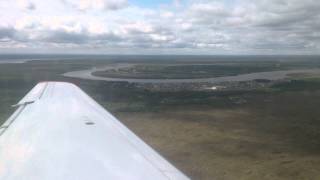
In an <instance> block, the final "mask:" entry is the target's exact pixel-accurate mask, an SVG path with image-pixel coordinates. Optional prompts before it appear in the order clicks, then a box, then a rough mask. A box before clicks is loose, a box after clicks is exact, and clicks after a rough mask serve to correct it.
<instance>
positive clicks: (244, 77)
mask: <svg viewBox="0 0 320 180" xmlns="http://www.w3.org/2000/svg"><path fill="white" fill-rule="evenodd" d="M131 66H134V65H133V64H114V65H110V66H105V67H100V68H96V67H95V68H91V69H87V70H80V71H72V72H67V73H65V74H63V76H65V77H73V78H80V79H89V80H103V81H122V82H131V83H192V82H210V83H219V82H227V81H229V82H236V81H250V80H255V79H267V80H279V79H285V78H288V77H289V76H288V75H290V74H295V73H311V74H314V73H320V69H318V68H315V69H296V70H282V71H268V72H257V73H248V74H240V75H235V76H223V77H212V78H196V79H128V78H109V77H99V76H94V75H92V73H93V72H95V71H105V70H110V69H119V68H124V67H131Z"/></svg>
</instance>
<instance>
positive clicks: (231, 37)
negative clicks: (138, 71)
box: [0, 0, 320, 53]
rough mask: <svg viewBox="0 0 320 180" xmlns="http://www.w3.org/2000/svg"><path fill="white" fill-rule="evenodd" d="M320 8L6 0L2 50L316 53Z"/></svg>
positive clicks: (265, 2) (0, 14) (267, 0)
mask: <svg viewBox="0 0 320 180" xmlns="http://www.w3.org/2000/svg"><path fill="white" fill-rule="evenodd" d="M230 2H233V3H230ZM318 9H320V2H319V1H316V0H305V1H303V2H302V1H298V0H281V1H279V0H259V1H249V0H234V1H230V0H228V1H205V0H203V1H193V0H190V1H173V3H172V4H171V6H168V5H166V6H159V7H157V8H147V7H139V6H137V5H135V4H132V3H131V4H130V3H128V2H127V1H126V0H56V1H43V0H13V1H11V0H2V1H0V49H1V48H4V47H5V49H10V47H12V49H19V48H24V47H34V48H38V49H41V48H43V49H45V48H57V47H63V48H70V50H71V51H72V50H73V49H74V48H85V49H90V47H91V48H92V49H93V51H94V49H95V48H97V47H99V48H100V49H105V50H108V49H112V50H113V52H114V50H116V49H117V48H119V52H122V50H120V49H126V50H128V51H130V50H132V51H136V50H137V49H140V50H141V51H143V50H145V49H149V50H150V51H151V50H152V51H153V52H155V53H156V52H158V51H159V50H161V51H162V50H165V51H166V50H168V51H170V52H172V51H177V52H182V51H186V52H194V53H197V52H201V53H203V52H208V53H211V52H218V53H230V52H231V53H237V52H241V53H243V52H245V53H257V52H259V53H261V52H262V53H263V52H272V53H283V52H295V53H297V52H298V53H310V52H312V53H317V52H319V50H320V34H319V33H318V29H319V28H320V12H319V10H318ZM264 50H265V51H264Z"/></svg>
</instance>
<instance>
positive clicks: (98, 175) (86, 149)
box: [0, 82, 189, 180]
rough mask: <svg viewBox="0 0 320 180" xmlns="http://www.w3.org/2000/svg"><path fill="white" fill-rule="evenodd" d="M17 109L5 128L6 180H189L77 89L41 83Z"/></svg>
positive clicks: (1, 134) (1, 174)
mask: <svg viewBox="0 0 320 180" xmlns="http://www.w3.org/2000/svg"><path fill="white" fill-rule="evenodd" d="M106 93H107V92H106ZM16 106H17V107H18V108H17V110H16V111H15V112H14V113H13V115H12V116H11V117H10V118H9V119H8V120H7V121H6V122H5V123H4V124H3V125H2V126H1V128H0V179H1V180H21V179H23V180H188V179H189V178H188V177H186V176H185V175H184V174H183V173H181V172H180V171H179V170H177V169H176V168H175V167H174V166H172V165H171V164H170V163H169V162H168V161H167V160H165V159H164V158H163V157H161V156H160V155H159V154H158V153H157V152H155V151H154V150H153V149H152V148H151V147H149V146H148V145H147V144H145V143H144V142H143V141H142V140H141V139H140V138H138V137H137V136H136V135H135V134H134V133H132V132H131V131H130V130H129V129H127V128H126V127H125V126H124V125H123V124H122V123H120V121H118V120H117V119H116V118H115V117H114V116H112V115H111V114H110V113H109V112H107V111H106V110H105V109H104V108H103V107H101V106H100V105H99V104H98V103H96V102H95V101H94V100H93V99H92V98H90V97H89V96H88V95H86V94H85V93H84V92H83V91H82V90H81V89H80V88H78V87H77V86H75V85H73V84H70V83H65V82H42V83H39V84H37V85H36V86H35V87H34V88H33V89H32V90H31V91H30V92H29V93H28V94H27V95H26V96H25V97H24V98H23V99H22V100H21V101H19V102H18V104H17V105H16Z"/></svg>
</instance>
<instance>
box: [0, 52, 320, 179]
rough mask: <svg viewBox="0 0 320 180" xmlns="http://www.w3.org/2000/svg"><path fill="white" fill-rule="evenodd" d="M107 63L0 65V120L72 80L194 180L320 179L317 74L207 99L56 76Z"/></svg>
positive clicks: (215, 94)
mask: <svg viewBox="0 0 320 180" xmlns="http://www.w3.org/2000/svg"><path fill="white" fill-rule="evenodd" d="M300 58H301V57H300ZM274 62H276V63H279V62H277V61H273V63H274ZM108 63H113V62H112V61H107V60H104V61H102V60H90V61H89V60H63V61H53V60H51V61H32V62H28V63H25V64H0V106H1V107H0V118H1V119H0V120H1V121H2V122H3V121H5V120H6V118H7V117H8V116H9V115H10V114H11V113H12V112H13V111H14V109H13V108H11V105H12V104H15V103H16V102H17V101H18V100H19V99H21V98H22V97H23V96H24V95H25V94H26V93H27V92H28V91H29V90H30V89H31V88H32V87H33V86H34V85H35V84H36V83H37V82H39V81H46V80H55V81H69V82H73V83H75V84H77V85H78V86H80V87H81V88H82V89H83V90H84V91H86V92H87V93H88V94H89V95H91V96H92V97H93V98H94V99H96V100H97V101H98V102H99V103H100V104H101V105H103V106H104V107H106V108H107V109H108V110H109V111H111V112H112V113H113V114H114V115H115V116H116V117H118V118H119V120H121V121H122V122H123V123H124V124H126V125H127V126H128V127H129V128H130V129H131V130H133V131H134V132H135V133H136V134H137V135H138V136H140V137H141V138H142V139H143V140H145V141H146V142H147V143H148V144H150V145H151V146H152V147H154V148H155V149H156V150H157V151H159V152H160V153H161V154H162V155H163V156H165V157H166V158H167V159H169V160H170V161H171V162H172V163H173V164H175V165H176V166H177V167H178V168H179V169H181V170H182V171H183V172H184V173H186V174H187V175H188V176H190V177H191V178H192V179H200V180H212V179H218V180H224V179H226V180H230V179H237V180H239V179H240V180H241V179H243V180H251V179H252V180H256V179H266V180H267V179H275V180H278V179H279V180H280V179H281V180H295V179H297V180H301V179H320V118H319V117H320V111H319V110H318V108H319V107H320V78H319V77H320V76H319V75H312V76H311V75H308V74H294V75H292V78H293V79H295V80H291V81H285V82H280V83H277V84H274V85H272V86H270V87H266V88H263V89H261V88H259V89H257V90H254V89H250V90H234V91H232V90H227V91H207V92H202V91H194V90H188V89H185V90H180V91H177V92H176V91H170V90H168V91H161V92H158V91H152V90H148V89H146V88H144V87H143V86H141V85H137V84H134V83H125V82H104V81H91V80H80V79H75V78H66V77H63V76H61V74H63V73H65V72H69V71H74V70H81V69H87V68H90V67H92V66H99V65H101V66H103V65H106V64H108ZM139 63H140V64H141V63H143V62H141V61H139ZM147 63H149V64H150V63H151V62H149V61H148V62H147ZM219 63H221V62H219ZM254 63H257V62H256V61H254ZM267 63H269V62H267ZM285 65H286V66H285ZM319 65H320V59H319V63H318V60H317V58H314V57H313V58H312V59H311V60H309V61H292V63H290V62H287V61H286V62H284V63H283V62H282V65H281V66H285V67H283V68H292V67H311V66H312V67H317V66H319ZM150 73H151V72H150ZM158 73H159V72H158ZM184 74H188V72H185V73H184Z"/></svg>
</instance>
